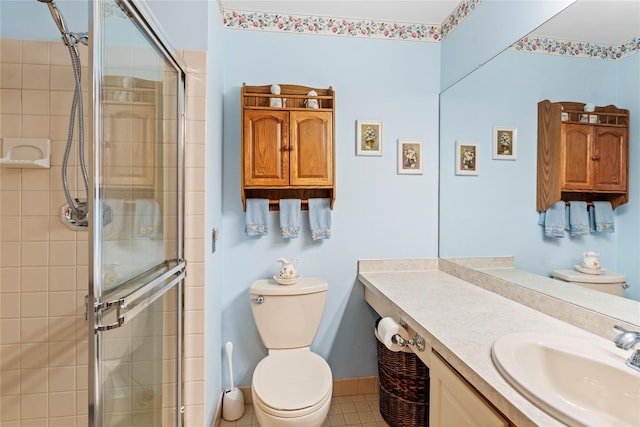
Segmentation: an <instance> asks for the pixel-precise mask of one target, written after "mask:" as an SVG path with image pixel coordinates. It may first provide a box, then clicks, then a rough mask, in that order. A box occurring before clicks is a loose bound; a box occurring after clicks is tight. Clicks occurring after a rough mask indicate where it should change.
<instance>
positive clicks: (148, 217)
mask: <svg viewBox="0 0 640 427" xmlns="http://www.w3.org/2000/svg"><path fill="white" fill-rule="evenodd" d="M133 224H134V225H133V226H134V228H133V233H134V235H135V236H136V237H145V238H149V239H154V238H156V237H157V236H158V233H160V226H161V224H162V213H161V212H160V205H158V202H156V201H155V200H153V199H138V200H136V210H135V212H134V223H133Z"/></svg>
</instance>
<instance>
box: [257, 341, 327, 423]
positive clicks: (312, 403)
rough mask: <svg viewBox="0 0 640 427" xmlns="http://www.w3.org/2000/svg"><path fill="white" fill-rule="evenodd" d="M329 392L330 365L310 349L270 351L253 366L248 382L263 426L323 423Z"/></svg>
mask: <svg viewBox="0 0 640 427" xmlns="http://www.w3.org/2000/svg"><path fill="white" fill-rule="evenodd" d="M331 392H332V376H331V369H330V368H329V365H328V364H327V362H325V360H324V359H323V358H322V357H320V356H318V355H317V354H315V353H312V352H311V351H310V350H309V349H296V350H279V351H278V350H276V351H272V352H270V353H269V355H268V356H267V357H265V358H264V359H262V360H261V361H260V363H258V366H256V369H255V371H254V373H253V380H252V383H251V394H252V397H253V402H254V412H255V413H256V416H257V417H258V421H259V422H260V425H261V426H262V427H267V426H320V425H322V423H323V422H324V420H325V418H326V417H327V414H328V412H329V406H330V404H331Z"/></svg>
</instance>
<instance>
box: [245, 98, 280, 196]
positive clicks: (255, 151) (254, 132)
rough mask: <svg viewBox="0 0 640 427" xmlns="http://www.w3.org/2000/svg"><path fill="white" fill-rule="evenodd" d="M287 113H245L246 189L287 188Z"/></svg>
mask: <svg viewBox="0 0 640 427" xmlns="http://www.w3.org/2000/svg"><path fill="white" fill-rule="evenodd" d="M287 117H288V113H287V112H286V111H267V110H247V111H245V112H244V124H243V139H244V147H243V155H244V161H243V164H244V184H245V185H246V186H284V185H289V151H288V150H289V144H288V141H289V126H288V120H287Z"/></svg>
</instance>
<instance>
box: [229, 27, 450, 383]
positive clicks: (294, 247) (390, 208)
mask: <svg viewBox="0 0 640 427" xmlns="http://www.w3.org/2000/svg"><path fill="white" fill-rule="evenodd" d="M225 49H226V55H225V59H226V60H225V62H224V64H223V65H222V66H223V70H224V105H223V107H224V108H223V110H224V148H223V156H224V160H223V225H222V229H221V242H220V250H221V251H222V252H223V253H224V259H225V267H224V281H223V286H224V301H223V315H222V319H223V340H224V341H226V340H231V341H233V343H234V349H237V350H234V355H235V354H236V353H237V359H236V360H234V369H235V370H236V371H237V374H236V377H237V378H236V380H237V381H238V382H239V384H241V385H249V384H250V382H251V375H252V372H253V369H254V367H255V365H256V364H257V362H258V361H259V360H260V359H261V358H263V357H264V355H265V354H266V352H265V348H264V347H263V345H262V344H261V342H260V339H259V336H258V334H257V331H256V328H255V325H254V322H253V317H252V314H251V311H250V304H249V295H248V289H249V286H250V284H251V283H252V282H253V281H254V280H256V279H262V278H268V277H271V276H272V275H273V274H274V273H275V272H276V270H277V268H278V267H279V264H278V263H277V262H276V259H278V258H280V257H285V258H295V257H298V258H300V259H301V265H300V272H301V274H302V275H304V276H319V277H322V278H324V279H326V280H327V282H328V283H329V291H328V297H327V304H326V308H325V312H324V317H323V321H322V324H321V327H320V331H319V333H318V335H317V337H316V340H315V342H314V345H313V350H315V351H316V352H318V353H319V354H321V355H322V356H324V357H326V359H327V360H328V362H329V364H330V365H331V367H332V370H333V375H334V378H344V377H355V376H367V375H375V374H376V356H375V341H374V338H373V333H372V332H373V331H372V328H373V322H374V320H375V318H376V316H375V314H374V312H373V311H372V310H371V309H370V308H369V307H368V305H367V304H366V303H365V302H364V299H363V288H362V285H361V284H359V283H358V282H357V279H356V267H357V265H356V262H357V260H358V259H363V258H365V259H366V258H432V257H436V256H437V239H438V230H437V223H438V204H437V200H438V198H437V188H438V86H439V68H440V67H439V54H440V52H439V45H437V44H425V43H410V42H397V41H386V40H362V39H350V38H337V37H322V36H312V35H304V36H300V35H289V34H280V33H278V34H275V33H266V32H252V31H233V30H229V31H227V32H225ZM243 82H246V83H247V84H249V85H263V84H271V83H292V84H301V85H306V86H311V87H328V86H333V88H334V89H335V91H336V122H335V129H336V135H335V142H336V176H337V199H336V202H335V209H334V210H333V212H332V221H333V227H332V228H333V236H332V238H331V239H330V240H326V241H320V242H312V241H311V238H310V234H309V224H308V215H307V213H306V211H305V212H304V213H303V215H302V233H301V236H300V237H299V238H298V239H293V240H291V241H286V240H283V239H281V238H280V236H279V233H278V214H277V213H275V212H273V213H270V215H269V228H270V234H269V235H268V236H264V237H258V238H255V237H254V238H250V237H247V236H246V235H245V234H244V213H243V211H242V205H241V202H240V105H239V94H240V86H241V85H242V83H243ZM358 119H360V120H380V121H382V122H383V156H382V157H362V156H361V157H357V156H356V155H355V147H356V145H355V133H356V125H355V123H356V120H358ZM398 138H411V139H421V140H422V141H423V143H424V147H423V148H424V174H423V175H398V174H397V173H396V169H397V166H396V165H397V164H396V161H397V155H396V140H397V139H398ZM223 375H226V373H224V374H223Z"/></svg>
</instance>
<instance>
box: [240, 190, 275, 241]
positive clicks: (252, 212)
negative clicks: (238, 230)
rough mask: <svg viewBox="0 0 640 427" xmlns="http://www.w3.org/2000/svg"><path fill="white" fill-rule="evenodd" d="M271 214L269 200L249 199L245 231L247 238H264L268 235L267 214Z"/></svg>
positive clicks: (245, 217)
mask: <svg viewBox="0 0 640 427" xmlns="http://www.w3.org/2000/svg"><path fill="white" fill-rule="evenodd" d="M268 212H269V199H247V211H246V212H245V215H244V219H245V224H246V226H245V229H244V232H245V233H247V236H263V235H265V234H268V232H269V229H268V228H267V213H268Z"/></svg>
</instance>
